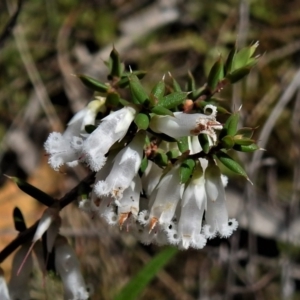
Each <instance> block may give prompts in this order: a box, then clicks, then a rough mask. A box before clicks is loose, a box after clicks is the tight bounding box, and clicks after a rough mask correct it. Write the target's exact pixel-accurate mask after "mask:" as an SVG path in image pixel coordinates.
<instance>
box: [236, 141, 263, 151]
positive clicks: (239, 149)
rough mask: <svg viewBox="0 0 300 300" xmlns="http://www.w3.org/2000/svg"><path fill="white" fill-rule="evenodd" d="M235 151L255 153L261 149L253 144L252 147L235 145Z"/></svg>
mask: <svg viewBox="0 0 300 300" xmlns="http://www.w3.org/2000/svg"><path fill="white" fill-rule="evenodd" d="M233 149H234V150H236V151H240V152H254V151H256V150H259V149H260V148H259V147H258V146H257V145H256V144H254V143H253V144H251V145H247V146H245V145H237V144H235V145H234V146H233Z"/></svg>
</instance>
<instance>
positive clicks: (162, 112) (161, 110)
mask: <svg viewBox="0 0 300 300" xmlns="http://www.w3.org/2000/svg"><path fill="white" fill-rule="evenodd" d="M151 112H153V113H154V114H156V115H159V116H172V117H174V113H173V112H172V111H170V110H169V109H167V108H165V107H163V106H155V107H153V108H152V109H151Z"/></svg>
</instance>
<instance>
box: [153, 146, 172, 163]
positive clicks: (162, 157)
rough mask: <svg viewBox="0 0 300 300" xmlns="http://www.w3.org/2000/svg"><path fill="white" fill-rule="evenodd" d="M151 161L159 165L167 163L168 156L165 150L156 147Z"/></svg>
mask: <svg viewBox="0 0 300 300" xmlns="http://www.w3.org/2000/svg"><path fill="white" fill-rule="evenodd" d="M153 161H154V162H155V163H156V164H157V165H159V166H160V167H165V166H167V165H168V162H169V158H168V156H167V154H166V153H165V152H163V151H162V150H160V149H158V150H157V151H156V153H155V155H154V158H153Z"/></svg>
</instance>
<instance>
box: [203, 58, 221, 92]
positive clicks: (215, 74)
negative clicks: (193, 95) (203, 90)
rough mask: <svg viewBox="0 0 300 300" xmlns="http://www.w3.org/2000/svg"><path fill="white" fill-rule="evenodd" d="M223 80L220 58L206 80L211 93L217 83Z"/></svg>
mask: <svg viewBox="0 0 300 300" xmlns="http://www.w3.org/2000/svg"><path fill="white" fill-rule="evenodd" d="M223 78H224V64H223V60H222V57H220V58H219V59H218V60H217V61H216V62H215V64H214V65H213V67H212V68H211V70H210V72H209V75H208V79H207V86H208V87H209V88H210V89H211V91H213V90H215V88H216V87H217V85H218V83H219V81H221V80H222V79H223Z"/></svg>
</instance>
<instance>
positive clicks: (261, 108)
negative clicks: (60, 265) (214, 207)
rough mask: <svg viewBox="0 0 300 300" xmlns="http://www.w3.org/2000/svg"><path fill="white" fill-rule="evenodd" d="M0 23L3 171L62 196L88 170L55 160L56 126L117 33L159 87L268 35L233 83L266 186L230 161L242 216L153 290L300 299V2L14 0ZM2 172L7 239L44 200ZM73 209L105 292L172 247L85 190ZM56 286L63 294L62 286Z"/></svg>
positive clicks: (5, 5)
mask: <svg viewBox="0 0 300 300" xmlns="http://www.w3.org/2000/svg"><path fill="white" fill-rule="evenodd" d="M0 34H1V35H0V70H1V71H0V140H1V148H0V168H1V174H9V175H11V176H17V177H20V178H22V179H25V180H27V181H28V182H30V183H31V184H33V185H35V186H36V187H38V188H40V189H42V190H43V191H45V192H47V193H49V194H51V195H52V196H53V197H57V198H59V197H61V196H63V195H64V194H65V193H66V192H67V191H69V190H70V189H71V188H72V187H74V186H75V185H76V184H77V183H78V182H79V180H80V179H82V178H83V177H84V176H85V175H86V174H87V173H86V170H85V169H83V168H77V169H75V170H73V169H67V168H66V169H63V170H62V171H61V172H60V173H58V172H54V171H53V170H51V169H50V167H49V166H48V164H47V157H45V153H44V150H43V143H44V141H45V140H46V138H47V136H48V134H49V132H51V131H53V130H56V131H62V130H63V129H64V127H65V124H66V123H67V121H68V120H69V119H70V118H71V117H72V115H73V114H74V113H75V112H77V111H78V110H80V109H81V108H82V107H84V106H85V105H86V103H88V101H89V100H90V99H91V96H92V94H91V92H90V91H89V90H88V89H86V88H85V87H84V86H83V85H82V84H81V82H80V81H79V80H78V79H77V78H76V77H74V76H72V74H77V73H84V74H86V75H89V76H92V77H94V78H97V79H100V80H102V81H105V80H106V74H107V73H106V66H105V64H104V61H105V60H107V59H108V56H109V52H110V50H111V49H112V45H113V44H114V46H115V48H116V49H117V50H118V52H119V53H120V54H121V57H122V59H123V61H124V62H125V64H126V66H129V65H130V66H131V67H132V69H143V70H147V71H148V75H146V77H145V79H144V80H143V82H144V84H145V85H146V87H148V88H149V89H150V88H151V87H152V86H153V84H154V83H156V82H157V81H158V80H160V79H161V78H162V76H163V74H166V73H167V72H169V71H170V72H171V73H172V75H173V76H174V77H175V78H176V79H177V80H178V81H179V82H181V83H184V82H185V79H186V78H187V72H188V71H191V72H192V73H193V75H194V76H195V79H196V82H197V84H198V85H202V84H204V83H205V82H206V76H207V72H208V71H209V68H210V67H211V65H212V63H213V62H214V61H215V60H216V58H217V57H218V56H219V55H220V54H221V55H223V56H224V57H226V56H227V54H228V52H229V50H230V49H231V48H232V47H233V46H234V45H235V44H237V47H239V48H240V47H243V46H246V45H250V44H251V43H254V42H256V41H257V40H258V41H259V43H260V46H259V47H258V53H260V54H261V58H260V59H259V61H258V64H257V66H256V67H255V68H254V69H253V70H252V71H251V73H250V75H249V76H248V77H247V78H246V79H245V80H243V81H242V82H241V83H238V84H236V85H234V86H233V88H231V87H227V88H225V89H224V90H223V91H222V92H221V95H220V96H221V97H222V98H224V106H226V107H228V108H230V109H231V110H237V109H238V108H239V106H240V105H241V104H242V105H243V107H242V121H241V124H240V125H241V126H251V127H257V130H256V136H255V138H256V139H257V140H258V141H259V142H258V144H259V145H260V146H261V147H262V148H264V149H266V151H259V152H257V153H255V154H254V155H241V156H240V157H239V160H240V161H241V162H243V163H244V165H245V168H246V170H247V172H248V174H249V177H250V178H251V180H252V181H253V183H254V185H253V186H251V185H250V184H249V183H248V182H246V181H245V180H244V179H243V178H239V177H236V176H233V175H232V174H229V173H227V175H228V176H229V186H228V189H227V207H228V210H229V212H230V215H231V216H234V217H236V218H237V219H238V221H239V223H240V227H239V229H238V231H237V232H235V233H234V234H233V236H232V237H231V238H230V239H228V240H227V239H219V238H216V239H214V240H212V241H210V242H209V243H208V245H207V246H206V247H205V248H204V249H203V250H201V251H196V250H188V251H180V252H178V254H177V255H176V257H175V258H174V259H173V260H171V261H170V263H169V264H168V265H167V267H166V268H165V269H164V270H163V271H161V272H159V274H158V276H157V277H156V278H155V279H154V280H153V281H152V282H151V284H149V285H148V287H147V288H146V289H145V290H144V291H143V293H142V295H141V296H140V297H139V299H145V300H148V299H149V300H150V299H159V300H160V299H161V300H167V299H180V300H181V299H186V300H192V299H201V300H206V299H212V300H218V299H257V300H261V299H300V247H299V245H300V216H299V192H300V181H299V177H300V157H299V156H300V153H299V151H300V90H299V88H300V59H299V58H300V2H299V1H297V0H294V1H283V0H272V1H271V0H249V1H247V0H214V1H209V0H202V1H195V0H185V1H182V0H157V1H146V0H112V1H105V0H86V1H79V0H47V1H33V0H31V1H21V0H19V1H11V0H2V1H0ZM0 185H1V186H0V249H2V248H3V247H4V246H5V245H6V244H7V243H8V242H10V241H11V240H12V239H13V238H14V237H15V236H16V232H15V230H14V226H13V220H12V211H13V208H14V207H15V206H18V207H19V208H20V209H21V210H22V212H23V214H24V216H25V219H26V222H27V225H31V224H33V223H34V222H35V221H36V220H37V219H38V218H39V217H40V216H41V213H42V211H43V210H44V207H43V206H42V205H41V204H39V203H37V201H35V200H34V199H32V198H30V197H29V196H26V195H25V194H24V193H22V192H21V191H20V190H19V189H18V188H17V187H16V186H15V185H14V184H13V183H12V182H10V181H9V180H7V179H6V178H5V177H4V176H2V175H1V177H0ZM62 215H63V226H62V229H61V232H62V234H64V235H65V236H67V237H68V238H69V240H70V243H71V244H72V245H73V246H74V249H75V250H76V253H77V255H78V257H79V259H80V262H81V265H82V270H83V274H84V277H85V279H86V282H87V283H89V284H90V285H91V286H92V287H93V289H94V295H93V296H92V299H104V300H110V299H113V297H114V296H115V295H116V294H117V292H118V291H119V290H120V289H121V288H122V287H123V286H124V285H125V284H126V283H127V282H128V281H129V280H130V279H131V278H132V277H133V276H134V275H135V274H136V273H137V272H138V271H139V270H140V269H141V268H142V267H143V266H144V265H145V264H146V263H147V262H148V261H150V260H151V258H152V257H153V256H155V254H156V253H158V252H159V251H160V249H159V248H158V247H157V246H144V245H142V244H140V243H139V242H137V241H136V240H135V239H134V238H133V236H131V235H130V233H128V234H127V235H124V234H122V235H121V234H120V233H119V231H118V230H117V229H116V228H112V227H109V226H108V225H107V224H105V223H104V222H102V221H100V220H91V219H90V218H89V216H88V215H85V214H84V213H82V212H80V211H79V210H78V208H77V204H76V203H74V204H72V205H69V206H68V207H67V208H66V209H64V211H63V212H62ZM10 265H11V257H9V258H8V259H6V260H5V262H4V263H3V264H2V267H3V268H4V270H5V273H6V276H9V272H10ZM32 285H33V294H32V295H33V298H34V299H45V298H46V296H45V292H43V291H42V283H41V274H34V275H33V281H32ZM53 289H54V290H55V292H53V291H52V292H51V294H50V295H52V296H53V295H54V294H55V293H57V295H58V296H57V299H60V298H59V297H60V296H59V292H60V289H59V287H56V286H55V287H53ZM55 295H56V294H55ZM52 296H50V298H52ZM48 297H49V295H48ZM48 299H49V298H48Z"/></svg>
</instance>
